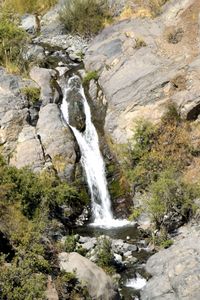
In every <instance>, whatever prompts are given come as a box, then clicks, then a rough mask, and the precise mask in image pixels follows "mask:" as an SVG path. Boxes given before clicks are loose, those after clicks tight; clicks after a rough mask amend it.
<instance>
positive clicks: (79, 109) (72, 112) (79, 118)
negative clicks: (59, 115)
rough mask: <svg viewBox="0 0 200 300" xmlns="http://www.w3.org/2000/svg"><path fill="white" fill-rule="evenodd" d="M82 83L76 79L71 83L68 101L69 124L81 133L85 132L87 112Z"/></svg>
mask: <svg viewBox="0 0 200 300" xmlns="http://www.w3.org/2000/svg"><path fill="white" fill-rule="evenodd" d="M80 86H81V81H80V79H79V77H74V78H72V80H71V81H70V83H69V88H70V89H68V90H67V96H66V99H67V101H68V103H69V124H70V125H71V126H73V127H75V128H76V129H78V130H79V131H81V132H82V131H84V130H85V120H86V116H85V111H84V104H83V97H82V95H81V94H80Z"/></svg>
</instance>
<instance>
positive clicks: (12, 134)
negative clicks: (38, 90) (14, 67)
mask: <svg viewBox="0 0 200 300" xmlns="http://www.w3.org/2000/svg"><path fill="white" fill-rule="evenodd" d="M24 87H38V86H37V84H36V83H34V82H33V81H32V80H23V79H22V78H20V77H19V76H16V75H12V74H7V72H6V71H5V70H4V69H3V68H0V92H1V93H0V143H1V144H3V148H2V153H3V154H4V155H5V156H6V157H7V158H8V157H10V156H11V155H12V153H13V152H14V150H15V147H16V146H17V140H18V135H19V134H20V132H21V131H22V129H23V126H24V125H26V124H27V120H28V119H29V110H28V101H27V100H26V98H25V97H24V95H23V93H22V89H23V88H24Z"/></svg>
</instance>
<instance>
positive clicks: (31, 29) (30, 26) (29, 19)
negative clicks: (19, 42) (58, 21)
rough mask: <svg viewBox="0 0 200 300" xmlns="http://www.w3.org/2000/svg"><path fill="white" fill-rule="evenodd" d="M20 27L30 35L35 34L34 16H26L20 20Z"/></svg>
mask: <svg viewBox="0 0 200 300" xmlns="http://www.w3.org/2000/svg"><path fill="white" fill-rule="evenodd" d="M21 27H22V28H23V29H24V30H25V31H27V32H28V33H30V34H33V33H35V30H36V21H35V16H34V15H30V14H26V15H24V16H23V17H22V19H21Z"/></svg>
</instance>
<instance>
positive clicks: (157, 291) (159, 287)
mask: <svg viewBox="0 0 200 300" xmlns="http://www.w3.org/2000/svg"><path fill="white" fill-rule="evenodd" d="M182 234H183V233H182ZM199 255H200V229H199V227H197V228H193V229H190V230H189V231H188V234H187V235H186V237H185V238H182V239H180V240H178V241H177V242H175V244H174V245H173V246H171V247H170V248H168V249H166V250H162V251H160V252H158V253H157V254H155V255H153V256H152V257H151V258H150V259H149V260H148V261H147V265H146V270H147V272H149V273H150V274H151V275H152V276H153V278H152V279H150V280H149V282H148V283H147V285H146V287H145V288H144V290H143V291H142V293H141V295H142V297H141V299H142V300H154V299H155V300H177V299H184V300H191V299H192V300H198V299H199V295H200V285H199V280H200V261H199Z"/></svg>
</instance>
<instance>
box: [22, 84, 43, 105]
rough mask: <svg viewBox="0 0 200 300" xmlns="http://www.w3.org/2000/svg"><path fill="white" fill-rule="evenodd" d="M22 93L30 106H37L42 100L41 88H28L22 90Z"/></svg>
mask: <svg viewBox="0 0 200 300" xmlns="http://www.w3.org/2000/svg"><path fill="white" fill-rule="evenodd" d="M21 92H22V94H24V95H25V97H26V98H27V100H28V102H29V103H30V104H36V103H37V102H38V101H39V100H40V88H37V87H30V86H27V87H24V88H22V89H21Z"/></svg>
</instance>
